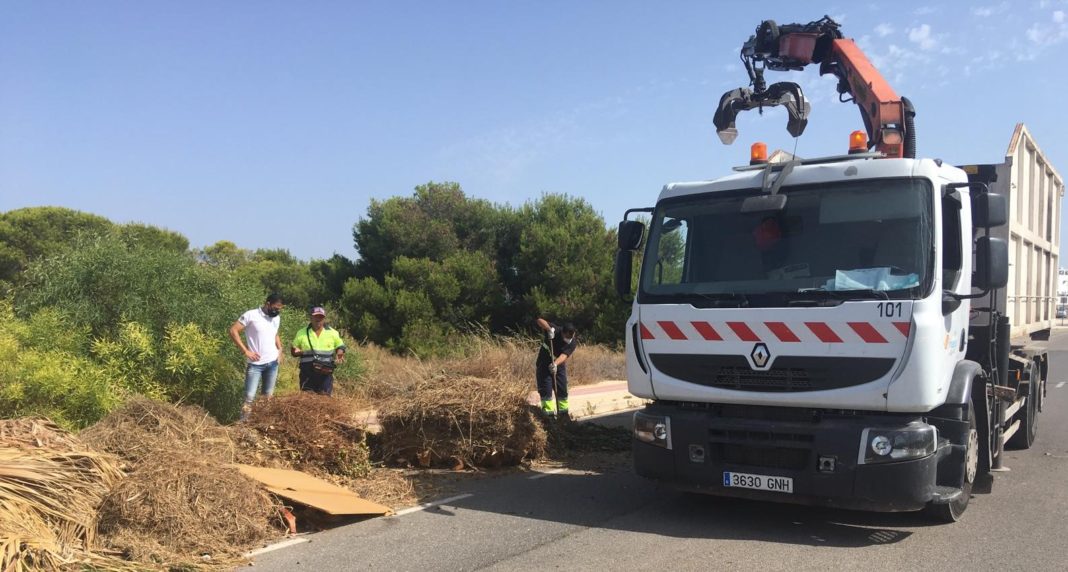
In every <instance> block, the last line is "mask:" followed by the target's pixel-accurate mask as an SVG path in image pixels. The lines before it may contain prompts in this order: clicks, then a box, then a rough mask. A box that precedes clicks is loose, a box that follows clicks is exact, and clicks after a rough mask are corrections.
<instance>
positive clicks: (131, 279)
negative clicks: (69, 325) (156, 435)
mask: <svg viewBox="0 0 1068 572" xmlns="http://www.w3.org/2000/svg"><path fill="white" fill-rule="evenodd" d="M263 296H264V293H263V291H262V290H261V289H260V288H259V287H258V285H257V284H252V283H248V282H242V281H240V280H238V279H236V278H235V277H234V276H233V275H232V274H231V273H228V272H226V271H223V270H220V269H216V268H213V267H210V266H207V265H204V264H199V263H198V262H197V261H196V259H195V258H194V257H193V256H192V255H191V254H189V253H184V252H175V251H173V250H167V249H152V248H147V247H143V246H139V245H130V244H127V243H126V242H124V241H123V239H122V238H121V237H119V236H116V235H114V234H108V235H103V236H97V237H95V238H91V239H88V240H87V241H86V243H85V244H83V245H81V247H80V248H77V249H73V250H68V251H65V252H63V253H60V254H58V255H55V256H52V257H50V258H45V259H41V260H37V261H35V262H32V263H30V265H29V266H28V267H27V268H26V271H25V272H24V274H23V277H22V284H21V286H20V288H18V289H17V291H16V294H15V309H16V311H17V313H18V314H19V315H20V316H22V317H28V316H30V315H33V314H35V313H37V312H38V311H40V310H43V309H44V308H56V309H58V310H60V311H61V312H62V313H63V314H64V315H66V316H69V317H70V319H71V320H72V321H73V323H75V324H79V325H86V326H88V327H89V329H90V331H91V332H92V333H93V335H94V336H98V337H100V336H115V335H117V334H118V328H119V327H120V325H121V324H123V323H126V322H134V321H136V322H138V323H140V324H142V325H144V326H145V327H146V328H148V331H149V332H150V333H151V334H152V335H153V336H154V337H155V338H157V339H159V338H162V337H163V336H164V334H165V332H166V328H167V326H168V325H169V324H190V323H192V324H197V325H198V326H200V327H202V328H203V329H204V330H205V331H209V332H225V330H226V329H227V328H228V327H229V326H230V324H231V323H233V321H234V320H235V319H236V318H237V317H238V316H239V315H240V314H241V312H243V311H244V310H247V309H248V308H254V307H256V306H257V305H259V304H260V303H262V301H263Z"/></svg>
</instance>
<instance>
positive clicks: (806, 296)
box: [786, 289, 890, 306]
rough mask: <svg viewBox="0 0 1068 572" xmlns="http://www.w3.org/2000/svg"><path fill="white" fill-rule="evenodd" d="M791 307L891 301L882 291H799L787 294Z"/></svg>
mask: <svg viewBox="0 0 1068 572" xmlns="http://www.w3.org/2000/svg"><path fill="white" fill-rule="evenodd" d="M786 297H787V299H788V300H789V302H788V304H789V305H790V306H837V305H839V304H841V303H842V302H849V301H853V300H889V299H890V296H889V295H888V294H887V293H886V292H884V291H882V290H872V289H867V290H819V289H813V290H799V291H797V292H790V293H787V294H786Z"/></svg>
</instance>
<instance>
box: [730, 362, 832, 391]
mask: <svg viewBox="0 0 1068 572" xmlns="http://www.w3.org/2000/svg"><path fill="white" fill-rule="evenodd" d="M709 385H711V386H713V387H724V388H727V389H739V390H749V391H752V390H760V391H812V376H811V375H810V374H809V372H808V370H805V369H801V368H797V367H791V368H772V369H770V370H768V371H753V370H752V369H750V368H749V367H744V368H743V367H731V366H726V367H721V368H719V370H718V371H716V372H715V374H714V376H713V378H712V379H711V383H709Z"/></svg>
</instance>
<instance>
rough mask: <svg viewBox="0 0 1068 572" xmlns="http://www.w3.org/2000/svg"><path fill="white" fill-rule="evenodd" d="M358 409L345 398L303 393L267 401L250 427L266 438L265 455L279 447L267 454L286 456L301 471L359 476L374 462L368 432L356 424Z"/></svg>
mask: <svg viewBox="0 0 1068 572" xmlns="http://www.w3.org/2000/svg"><path fill="white" fill-rule="evenodd" d="M355 410H356V409H355V406H354V404H353V403H352V402H351V401H350V400H348V399H346V398H343V397H337V398H334V397H327V396H325V395H319V394H316V393H310V392H300V393H296V394H293V395H286V396H282V397H276V398H274V399H271V400H269V401H265V402H261V403H260V404H258V405H257V406H256V407H255V408H254V409H253V410H252V415H250V416H249V419H248V423H247V425H248V427H249V428H251V429H253V430H254V431H255V432H256V433H258V434H259V437H261V438H262V440H261V443H262V445H263V446H262V447H261V448H260V449H259V452H260V453H261V455H262V454H264V453H267V450H268V449H270V448H273V451H272V452H271V453H267V455H263V456H269V455H273V456H276V457H281V458H284V459H286V460H287V461H288V462H289V463H290V464H291V465H292V466H294V467H296V468H298V469H301V470H310V471H312V472H324V471H325V472H327V473H333V474H336V475H343V476H350V477H356V478H359V477H363V476H366V475H367V473H368V472H369V471H370V469H371V464H370V457H369V454H368V450H367V444H366V440H365V432H364V429H363V428H362V427H358V426H355V425H354V424H353V418H352V417H353V413H354V412H355ZM253 450H255V449H253Z"/></svg>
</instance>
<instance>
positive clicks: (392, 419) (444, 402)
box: [379, 375, 546, 468]
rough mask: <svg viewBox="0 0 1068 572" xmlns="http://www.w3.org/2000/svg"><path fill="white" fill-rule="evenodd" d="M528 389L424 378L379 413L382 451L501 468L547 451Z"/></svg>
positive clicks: (419, 460)
mask: <svg viewBox="0 0 1068 572" xmlns="http://www.w3.org/2000/svg"><path fill="white" fill-rule="evenodd" d="M528 392H529V387H528V386H527V384H525V383H521V382H518V381H509V380H506V379H486V378H478V377H449V376H444V375H439V376H435V377H431V378H426V379H423V380H420V381H419V382H418V383H416V384H415V385H414V386H413V387H411V388H410V389H409V390H408V391H406V392H405V393H404V394H403V395H401V396H399V397H398V398H397V399H395V400H393V401H392V402H390V403H389V404H387V405H386V406H385V407H383V409H382V410H381V411H380V412H379V423H380V424H381V425H382V433H381V435H380V436H379V439H380V445H381V451H382V455H383V457H384V458H385V459H387V460H390V461H395V462H396V461H399V462H405V463H409V464H412V465H416V466H421V467H429V466H446V467H451V468H462V467H463V466H465V465H466V466H479V467H500V466H505V465H515V464H518V463H520V462H522V461H523V460H524V459H531V458H535V457H539V456H541V455H542V454H543V453H544V452H545V447H546V435H545V430H544V428H543V427H542V425H541V423H539V421H538V419H537V417H536V413H535V412H534V410H533V409H532V408H531V407H530V406H529V405H528V404H527V401H526V398H527V393H528Z"/></svg>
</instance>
